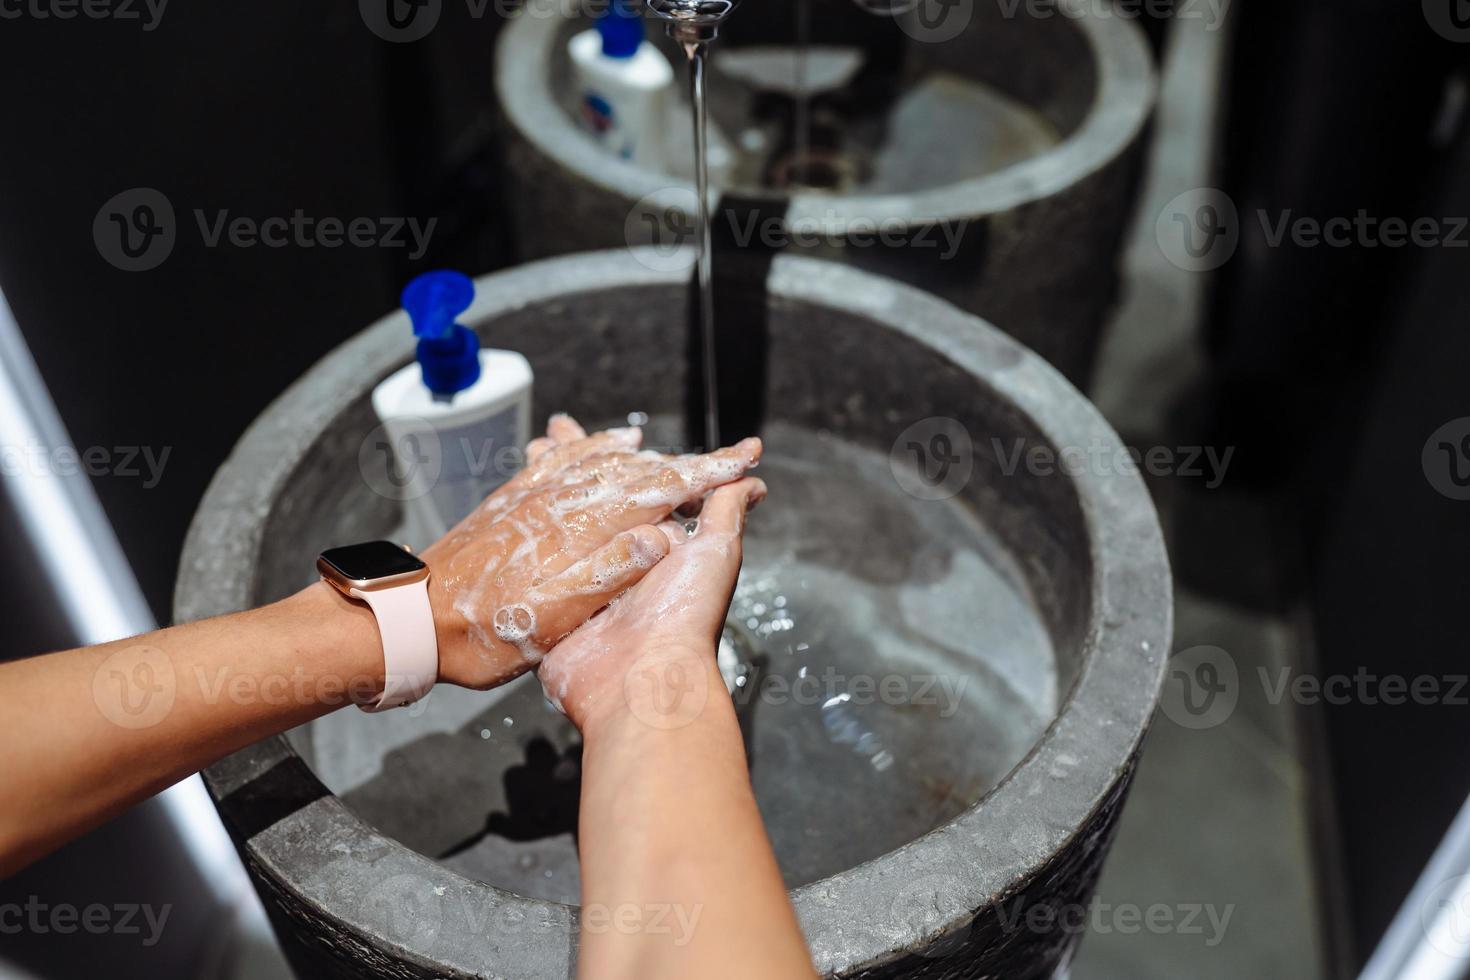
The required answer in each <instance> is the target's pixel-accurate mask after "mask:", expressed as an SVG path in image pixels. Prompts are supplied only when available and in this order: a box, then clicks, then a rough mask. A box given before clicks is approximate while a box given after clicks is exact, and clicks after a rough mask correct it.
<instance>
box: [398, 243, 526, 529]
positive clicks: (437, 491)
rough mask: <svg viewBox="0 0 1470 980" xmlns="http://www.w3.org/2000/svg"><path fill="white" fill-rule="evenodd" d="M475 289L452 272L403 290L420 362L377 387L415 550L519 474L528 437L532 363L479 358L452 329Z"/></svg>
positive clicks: (470, 336) (470, 338)
mask: <svg viewBox="0 0 1470 980" xmlns="http://www.w3.org/2000/svg"><path fill="white" fill-rule="evenodd" d="M474 297H475V286H474V283H473V282H472V281H471V280H470V278H469V277H468V276H465V275H463V274H461V273H458V272H449V271H436V272H426V273H424V274H423V275H421V276H418V277H417V278H415V279H414V280H413V281H412V282H410V283H409V284H408V286H407V287H406V288H405V289H404V290H403V299H402V302H403V308H404V310H406V311H407V312H408V315H409V318H410V319H411V320H412V321H413V332H414V334H415V335H416V336H417V337H418V338H419V340H418V349H417V355H418V356H417V361H416V362H415V363H413V364H410V365H408V366H407V367H405V368H402V369H400V370H398V371H396V372H394V373H393V374H391V375H389V376H388V377H387V378H386V379H385V380H383V381H382V382H381V383H380V384H379V385H378V386H377V387H376V388H374V389H373V399H372V401H373V411H374V412H375V413H376V414H377V416H378V418H379V420H380V421H382V422H383V426H384V429H385V430H386V432H387V437H388V438H387V443H388V446H389V447H391V455H392V456H393V459H394V463H393V465H396V467H397V473H396V474H394V475H393V476H392V479H391V484H390V485H391V486H393V487H394V488H396V491H395V493H394V496H396V497H398V498H399V499H401V500H402V501H403V505H404V511H405V513H404V529H403V531H404V537H405V539H406V541H407V543H408V544H409V545H411V546H412V547H414V548H415V549H422V548H424V547H426V546H428V545H430V544H432V543H433V542H435V541H437V540H438V539H439V538H440V537H442V536H443V535H444V532H445V531H447V530H448V529H449V528H451V527H453V526H454V525H455V524H457V523H459V521H460V520H461V519H463V518H464V517H465V516H466V515H468V514H469V513H470V511H472V510H474V509H475V507H476V506H478V505H479V503H480V501H481V500H483V499H484V498H485V497H486V496H487V495H488V494H489V493H490V492H491V491H493V490H494V489H495V488H496V487H498V486H500V485H501V484H502V483H504V482H505V481H506V480H508V479H510V478H511V477H512V476H514V475H515V472H516V471H517V470H518V469H519V468H520V466H521V465H522V463H523V462H524V457H523V456H522V455H521V454H522V451H523V449H524V447H525V445H526V443H527V441H528V440H529V439H530V425H531V384H532V374H531V364H530V362H529V361H527V360H526V359H525V357H523V356H522V355H520V354H518V353H516V352H515V351H508V350H481V349H480V340H479V338H478V337H477V336H476V335H475V332H474V331H473V330H471V329H469V328H468V327H466V326H463V325H462V324H459V323H456V322H455V317H456V316H458V315H459V314H460V313H462V312H464V311H465V310H467V309H469V306H470V304H471V302H473V301H474Z"/></svg>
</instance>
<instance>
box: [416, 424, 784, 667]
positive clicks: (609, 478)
mask: <svg viewBox="0 0 1470 980" xmlns="http://www.w3.org/2000/svg"><path fill="white" fill-rule="evenodd" d="M642 438H643V434H642V432H641V431H640V430H638V429H636V428H626V429H609V430H607V431H605V432H598V433H596V434H594V435H591V436H589V435H587V433H586V432H585V431H583V429H582V427H581V426H580V425H578V424H577V423H576V422H575V421H573V420H572V419H571V418H569V417H568V416H565V415H557V416H553V417H552V419H551V422H550V424H549V425H548V426H547V435H546V437H544V438H541V439H537V440H535V441H533V442H532V443H531V444H530V446H529V447H527V463H526V467H525V469H523V470H522V471H521V472H520V473H519V474H517V475H516V476H515V477H514V478H513V479H511V480H510V481H508V482H507V483H506V484H505V485H504V486H502V487H500V488H499V489H498V490H496V491H495V492H494V493H493V494H491V495H490V496H489V497H487V498H486V499H485V501H484V502H483V503H482V504H481V505H480V506H479V507H478V508H476V510H475V511H474V512H473V513H472V514H470V515H469V516H468V517H466V518H465V519H464V520H463V521H461V522H460V523H459V524H458V525H457V526H455V527H454V528H453V529H452V530H450V532H449V533H448V534H446V535H445V536H444V537H443V538H442V539H440V540H439V541H438V542H436V543H435V544H434V545H432V546H431V547H429V548H427V549H425V551H424V552H423V555H422V557H423V559H424V561H426V562H427V563H428V565H429V568H430V570H431V573H432V574H431V577H430V580H429V597H430V601H431V602H432V604H433V607H434V619H435V623H436V626H437V629H438V633H439V677H440V679H441V680H444V681H448V682H450V683H454V684H459V685H462V686H465V687H472V688H476V689H480V690H483V689H485V688H489V687H493V686H495V685H497V684H502V683H504V682H506V681H508V680H510V679H512V678H514V677H516V676H519V675H520V674H521V673H524V672H525V671H526V670H529V669H530V668H532V667H534V666H535V665H536V664H537V663H538V662H539V661H540V659H541V656H542V654H543V653H544V652H545V651H546V650H549V649H550V648H551V647H552V646H553V645H555V643H556V642H557V641H558V640H560V639H561V638H562V637H563V636H565V635H566V634H568V633H570V632H571V631H572V630H573V629H575V628H576V627H577V626H579V625H581V624H582V623H583V622H584V621H586V619H587V618H588V617H589V616H591V615H592V614H593V613H595V612H597V611H598V610H599V609H601V608H602V607H603V606H605V605H606V604H607V603H608V602H609V601H610V600H612V599H613V598H615V597H617V596H618V595H619V594H620V593H622V592H623V591H624V590H625V589H627V588H628V587H629V586H631V585H633V584H634V583H636V582H637V581H639V579H641V578H642V577H643V576H644V575H646V574H647V573H648V571H649V570H650V569H651V568H653V567H654V566H655V565H656V564H657V563H658V562H659V561H660V559H662V558H663V557H664V555H665V554H667V553H668V551H669V539H668V536H667V535H666V534H664V533H663V532H662V531H660V530H659V529H658V528H657V527H656V526H655V525H657V524H658V523H659V522H661V521H664V520H665V519H666V518H668V517H669V515H670V514H671V513H672V512H673V511H674V510H675V509H677V508H680V507H683V506H685V505H686V504H691V503H694V502H697V501H699V500H700V499H701V498H703V497H704V495H705V494H707V493H709V492H710V491H711V490H713V489H714V488H716V487H718V486H720V485H722V484H726V483H730V482H731V481H734V480H738V479H740V477H741V476H743V475H744V473H745V472H746V471H747V470H748V469H750V468H751V467H752V466H754V465H755V464H756V462H757V461H758V460H759V459H760V454H761V444H760V440H759V439H747V440H745V441H744V442H742V443H740V444H739V445H737V446H733V447H731V448H728V449H721V450H718V451H716V452H712V453H707V454H705V455H700V456H668V455H663V454H660V453H655V452H640V451H639V447H640V446H641V444H642Z"/></svg>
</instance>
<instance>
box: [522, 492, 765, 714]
mask: <svg viewBox="0 0 1470 980" xmlns="http://www.w3.org/2000/svg"><path fill="white" fill-rule="evenodd" d="M765 495H766V485H765V484H764V483H763V482H761V481H760V480H757V479H755V478H754V477H746V478H745V479H742V480H739V481H738V482H735V483H731V484H728V485H726V486H722V487H720V488H719V489H717V490H715V491H714V492H713V493H712V494H710V496H709V499H708V500H707V501H706V502H705V504H704V509H703V510H702V511H701V512H700V516H699V526H698V529H697V530H696V531H695V533H694V534H693V535H690V534H687V533H686V532H685V529H684V525H683V524H682V523H680V522H678V521H665V522H664V523H663V524H661V525H659V530H660V531H662V532H663V535H664V537H665V538H666V539H667V541H668V556H667V557H666V558H664V559H663V560H662V561H661V562H659V563H658V565H657V566H656V567H654V568H653V569H652V570H651V571H649V572H648V574H647V575H646V576H644V578H643V580H642V581H641V582H639V583H638V584H637V585H635V586H634V587H633V588H631V589H630V590H628V592H627V593H626V594H624V595H623V596H622V598H620V599H618V600H617V601H616V602H614V603H613V604H612V605H610V606H608V608H607V609H605V610H603V611H602V612H601V613H599V614H598V615H597V616H595V617H593V618H592V619H591V620H590V621H589V622H588V623H587V624H586V625H584V626H582V627H580V628H579V629H578V630H577V631H576V632H574V633H572V635H571V636H569V637H567V638H566V639H565V640H562V641H561V643H559V644H558V645H557V646H556V647H555V648H554V649H553V650H552V651H551V652H550V653H548V654H547V655H546V657H545V659H543V660H542V661H541V666H540V667H539V668H537V674H538V675H539V676H540V678H541V683H542V686H543V687H544V688H545V690H546V694H547V697H548V698H550V699H551V700H552V702H553V703H555V704H557V705H558V706H559V707H560V708H561V710H562V711H563V712H564V713H565V714H566V716H567V717H568V718H570V719H571V720H572V722H573V723H574V724H576V726H577V727H578V728H579V729H580V730H581V731H582V732H583V734H584V735H585V734H588V732H589V729H596V728H600V727H603V726H606V725H607V724H609V723H616V722H618V721H625V720H629V719H631V720H632V722H633V723H635V724H644V725H648V726H651V727H653V728H660V729H669V728H678V727H681V726H683V725H685V724H688V723H689V722H691V721H693V720H694V718H696V717H697V716H698V714H699V713H700V712H701V711H702V710H703V709H704V706H705V704H706V702H707V701H708V699H709V698H711V697H714V696H719V697H725V696H726V691H725V687H724V681H723V680H722V679H721V677H720V672H719V668H718V667H717V666H716V662H715V651H716V645H717V644H718V642H719V637H720V632H721V630H722V629H723V628H724V625H725V615H726V613H727V612H728V611H729V606H730V598H731V596H732V595H733V594H734V591H735V581H736V579H737V578H738V577H739V575H740V562H741V556H742V535H743V534H744V531H745V514H746V512H747V511H748V510H749V509H751V508H753V507H754V506H755V505H756V504H757V503H759V502H760V501H761V500H762V499H763V498H764V497H765Z"/></svg>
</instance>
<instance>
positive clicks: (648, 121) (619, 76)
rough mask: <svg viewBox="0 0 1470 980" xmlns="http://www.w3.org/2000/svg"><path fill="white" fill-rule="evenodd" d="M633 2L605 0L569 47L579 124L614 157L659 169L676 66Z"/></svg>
mask: <svg viewBox="0 0 1470 980" xmlns="http://www.w3.org/2000/svg"><path fill="white" fill-rule="evenodd" d="M635 2H636V0H607V9H606V10H605V11H604V12H603V13H602V14H601V15H600V16H599V17H598V18H597V27H596V29H594V30H589V31H582V32H580V33H578V34H575V35H573V36H572V39H571V41H570V42H568V45H567V48H568V53H569V54H570V55H571V59H572V65H573V66H574V68H575V70H576V74H577V97H578V101H579V106H578V108H579V111H580V117H581V122H582V127H583V128H584V129H586V130H587V131H588V132H589V133H591V134H592V135H593V136H594V137H595V138H596V139H597V140H598V141H599V142H601V143H602V144H603V146H605V147H607V149H608V150H609V151H610V152H611V153H612V154H613V155H614V156H618V157H621V158H622V159H624V160H631V161H634V162H635V163H638V164H639V165H641V166H645V167H650V168H654V169H657V168H660V167H662V166H663V162H664V147H663V127H664V114H665V112H666V106H667V99H668V94H669V91H670V90H671V89H672V87H673V84H674V69H673V68H672V67H671V66H670V65H669V62H668V59H667V58H665V57H664V55H663V52H661V51H659V49H658V48H656V47H655V46H654V45H653V44H651V43H650V42H649V41H648V40H647V38H646V37H645V36H644V27H643V18H642V17H640V16H639V15H638V12H637V7H636V6H635Z"/></svg>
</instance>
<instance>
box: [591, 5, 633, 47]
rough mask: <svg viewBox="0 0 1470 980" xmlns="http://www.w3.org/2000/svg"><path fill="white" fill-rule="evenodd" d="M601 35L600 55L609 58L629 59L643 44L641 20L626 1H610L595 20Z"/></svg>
mask: <svg viewBox="0 0 1470 980" xmlns="http://www.w3.org/2000/svg"><path fill="white" fill-rule="evenodd" d="M597 33H599V34H601V35H602V53H603V54H605V55H607V56H608V57H609V58H631V57H633V56H634V55H635V54H637V53H638V46H639V45H641V44H642V43H643V18H641V17H639V16H638V12H637V11H636V10H634V9H633V5H632V4H631V3H629V2H628V0H612V3H610V4H608V6H607V10H606V11H604V12H603V14H602V16H601V17H599V18H597Z"/></svg>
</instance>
